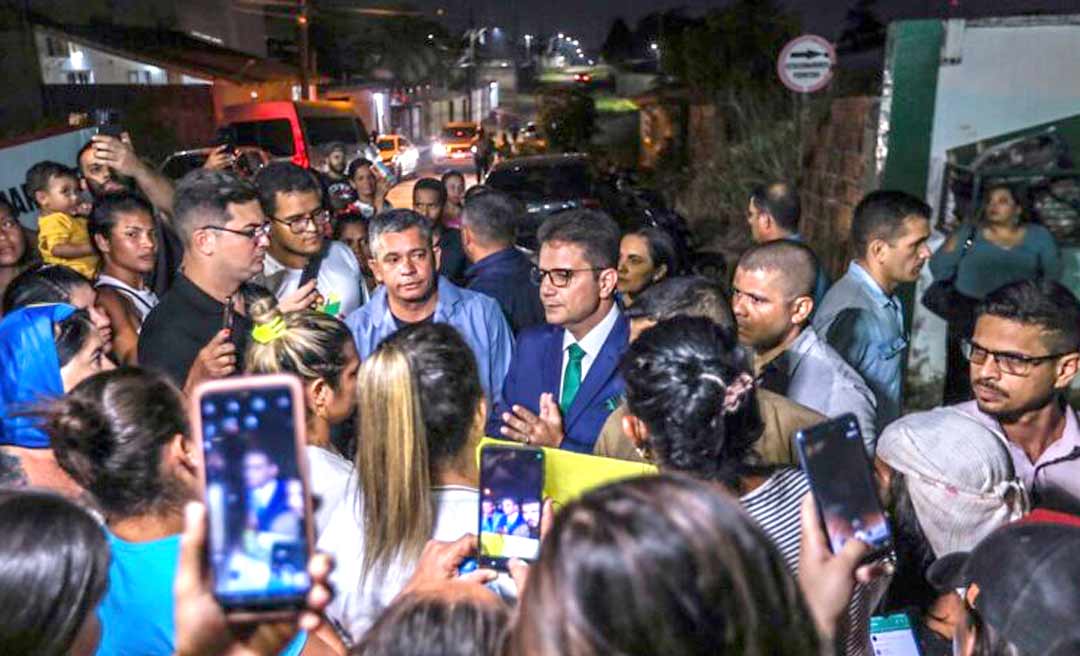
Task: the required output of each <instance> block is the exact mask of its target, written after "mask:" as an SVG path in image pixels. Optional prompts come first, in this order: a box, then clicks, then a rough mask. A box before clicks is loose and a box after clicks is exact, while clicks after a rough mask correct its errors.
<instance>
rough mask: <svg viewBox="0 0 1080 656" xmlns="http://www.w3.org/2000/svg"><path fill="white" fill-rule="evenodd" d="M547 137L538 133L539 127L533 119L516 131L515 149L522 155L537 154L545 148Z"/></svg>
mask: <svg viewBox="0 0 1080 656" xmlns="http://www.w3.org/2000/svg"><path fill="white" fill-rule="evenodd" d="M547 146H548V143H547V139H545V138H544V136H543V135H542V134H540V128H539V127H538V126H537V125H536V123H534V122H533V121H529V122H528V123H526V124H525V127H523V128H522V129H521V132H520V133H518V138H517V150H518V152H519V153H521V154H522V155H538V154H540V153H543V152H544V151H545V150H547Z"/></svg>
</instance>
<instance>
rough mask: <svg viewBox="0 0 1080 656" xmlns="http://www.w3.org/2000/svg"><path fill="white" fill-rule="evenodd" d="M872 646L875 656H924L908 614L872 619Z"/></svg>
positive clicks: (878, 616)
mask: <svg viewBox="0 0 1080 656" xmlns="http://www.w3.org/2000/svg"><path fill="white" fill-rule="evenodd" d="M870 645H871V647H872V648H873V650H874V651H873V653H874V656H922V651H920V650H919V640H918V639H917V638H916V636H915V628H914V626H912V623H911V616H910V615H908V614H907V613H894V614H892V615H875V616H874V617H871V618H870Z"/></svg>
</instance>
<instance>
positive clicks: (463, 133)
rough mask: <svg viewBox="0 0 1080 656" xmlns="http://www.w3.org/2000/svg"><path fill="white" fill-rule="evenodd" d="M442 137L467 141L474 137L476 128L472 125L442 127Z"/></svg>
mask: <svg viewBox="0 0 1080 656" xmlns="http://www.w3.org/2000/svg"><path fill="white" fill-rule="evenodd" d="M442 136H443V139H450V140H453V141H467V140H470V139H475V138H476V128H475V127H474V126H471V125H470V126H466V127H453V128H449V127H447V128H443V132H442Z"/></svg>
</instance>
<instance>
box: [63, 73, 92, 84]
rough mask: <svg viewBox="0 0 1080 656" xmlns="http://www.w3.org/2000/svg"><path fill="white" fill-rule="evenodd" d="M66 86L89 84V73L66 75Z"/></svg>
mask: <svg viewBox="0 0 1080 656" xmlns="http://www.w3.org/2000/svg"><path fill="white" fill-rule="evenodd" d="M67 81H68V84H90V73H89V71H72V72H70V73H68V74H67Z"/></svg>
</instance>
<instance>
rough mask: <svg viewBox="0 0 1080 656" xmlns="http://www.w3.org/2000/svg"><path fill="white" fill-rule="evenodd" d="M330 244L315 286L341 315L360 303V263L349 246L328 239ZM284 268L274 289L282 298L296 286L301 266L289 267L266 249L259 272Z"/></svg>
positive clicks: (298, 284)
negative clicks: (296, 267)
mask: <svg viewBox="0 0 1080 656" xmlns="http://www.w3.org/2000/svg"><path fill="white" fill-rule="evenodd" d="M329 244H330V247H329V250H327V252H326V257H325V258H323V261H322V265H321V266H320V267H319V280H318V283H316V287H317V288H318V290H319V293H320V294H322V297H323V299H325V300H326V303H327V304H328V305H333V304H334V303H338V309H337V311H336V312H334V316H337V317H339V318H344V317H346V316H348V315H349V313H351V312H352V311H353V310H355V309H357V308H358V307H360V306H361V305H362V304H363V303H362V299H361V296H360V285H362V284H363V283H362V282H361V274H360V263H359V262H357V261H356V255H354V254H353V252H352V251H351V250H349V247H348V246H346V245H345V244H342V243H340V242H336V241H332V242H329ZM279 271H284V274H282V278H281V283H280V284H279V285H278V288H277V290H276V292H275V294H276V295H277V297H278V298H279V299H281V298H284V297H286V296H288V295H289V294H291V293H292V292H294V291H296V288H297V287H299V286H300V276H301V274H303V270H301V269H290V268H288V267H285V266H284V265H282V264H281V263H280V262H278V261H277V260H275V259H274V258H273V257H272V256H271V255H270V254H269V253H267V254H266V260H265V261H264V263H263V273H264V274H265V275H266V276H267V277H270V276H272V275H275V274H277V273H278V272H279Z"/></svg>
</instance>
